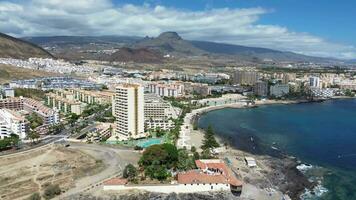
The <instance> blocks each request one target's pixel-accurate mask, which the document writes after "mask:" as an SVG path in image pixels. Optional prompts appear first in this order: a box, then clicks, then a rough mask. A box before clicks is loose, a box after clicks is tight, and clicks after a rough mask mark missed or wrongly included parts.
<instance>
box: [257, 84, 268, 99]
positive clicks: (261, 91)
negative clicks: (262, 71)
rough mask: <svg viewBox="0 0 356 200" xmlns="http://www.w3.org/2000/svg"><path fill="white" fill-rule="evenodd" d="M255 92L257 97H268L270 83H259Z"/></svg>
mask: <svg viewBox="0 0 356 200" xmlns="http://www.w3.org/2000/svg"><path fill="white" fill-rule="evenodd" d="M253 92H254V94H255V95H257V96H260V97H266V96H267V95H268V83H267V82H265V81H257V82H256V84H255V87H254V90H253Z"/></svg>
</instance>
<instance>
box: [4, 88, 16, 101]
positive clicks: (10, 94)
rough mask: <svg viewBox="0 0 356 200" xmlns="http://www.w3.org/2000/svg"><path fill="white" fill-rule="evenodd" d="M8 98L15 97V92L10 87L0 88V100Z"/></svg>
mask: <svg viewBox="0 0 356 200" xmlns="http://www.w3.org/2000/svg"><path fill="white" fill-rule="evenodd" d="M6 97H15V90H14V89H12V88H9V87H2V86H0V99H3V98H6Z"/></svg>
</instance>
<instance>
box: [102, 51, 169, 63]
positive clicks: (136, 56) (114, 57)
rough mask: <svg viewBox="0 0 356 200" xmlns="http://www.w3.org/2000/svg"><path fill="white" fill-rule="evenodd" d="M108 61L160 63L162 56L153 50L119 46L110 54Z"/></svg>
mask: <svg viewBox="0 0 356 200" xmlns="http://www.w3.org/2000/svg"><path fill="white" fill-rule="evenodd" d="M109 60H110V61H120V62H130V61H132V62H138V63H160V62H162V60H163V57H162V55H161V54H159V53H158V52H155V51H153V50H149V49H145V48H139V49H131V48H126V47H124V48H120V49H119V50H118V51H117V52H115V53H113V54H111V56H110V58H109Z"/></svg>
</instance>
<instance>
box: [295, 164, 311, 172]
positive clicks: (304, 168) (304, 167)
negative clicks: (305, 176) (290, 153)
mask: <svg viewBox="0 0 356 200" xmlns="http://www.w3.org/2000/svg"><path fill="white" fill-rule="evenodd" d="M312 168H313V165H309V164H300V165H298V166H297V169H298V170H299V171H301V172H302V173H305V172H306V171H308V170H310V169H312Z"/></svg>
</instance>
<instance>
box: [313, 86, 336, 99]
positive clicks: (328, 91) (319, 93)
mask: <svg viewBox="0 0 356 200" xmlns="http://www.w3.org/2000/svg"><path fill="white" fill-rule="evenodd" d="M338 90H339V89H337V88H324V89H320V88H310V91H311V94H312V95H313V96H314V97H322V98H330V97H333V96H335V93H336V92H337V91H338Z"/></svg>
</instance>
